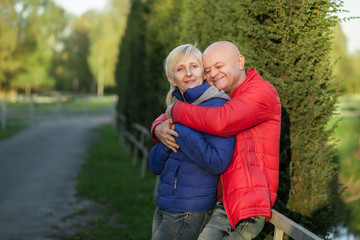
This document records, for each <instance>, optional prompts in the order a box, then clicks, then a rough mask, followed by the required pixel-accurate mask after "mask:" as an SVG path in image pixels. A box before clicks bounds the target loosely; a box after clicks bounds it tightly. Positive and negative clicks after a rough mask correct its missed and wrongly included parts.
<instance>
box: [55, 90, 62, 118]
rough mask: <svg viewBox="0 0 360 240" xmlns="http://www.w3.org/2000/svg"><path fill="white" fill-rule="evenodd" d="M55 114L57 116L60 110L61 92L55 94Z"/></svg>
mask: <svg viewBox="0 0 360 240" xmlns="http://www.w3.org/2000/svg"><path fill="white" fill-rule="evenodd" d="M55 111H56V115H57V116H59V115H60V112H61V94H60V93H58V94H57V96H56V109H55Z"/></svg>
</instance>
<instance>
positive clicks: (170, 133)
mask: <svg viewBox="0 0 360 240" xmlns="http://www.w3.org/2000/svg"><path fill="white" fill-rule="evenodd" d="M174 128H175V124H174V123H173V122H172V119H168V120H166V121H164V122H162V123H160V124H159V125H157V126H156V127H155V130H154V134H155V136H156V137H157V138H158V139H159V140H160V142H162V143H163V144H164V145H165V146H167V147H168V148H170V149H171V150H172V151H174V152H177V149H179V145H177V143H176V141H175V139H174V137H179V135H178V134H177V132H175V131H174Z"/></svg>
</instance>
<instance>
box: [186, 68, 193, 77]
mask: <svg viewBox="0 0 360 240" xmlns="http://www.w3.org/2000/svg"><path fill="white" fill-rule="evenodd" d="M191 75H192V71H191V68H186V76H191Z"/></svg>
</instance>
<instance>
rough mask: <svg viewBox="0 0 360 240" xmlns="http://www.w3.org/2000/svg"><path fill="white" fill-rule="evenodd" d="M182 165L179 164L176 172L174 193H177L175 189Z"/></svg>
mask: <svg viewBox="0 0 360 240" xmlns="http://www.w3.org/2000/svg"><path fill="white" fill-rule="evenodd" d="M180 166H181V164H180V165H179V166H178V168H177V169H176V172H175V178H174V191H173V193H175V190H176V187H177V181H178V174H179V169H180Z"/></svg>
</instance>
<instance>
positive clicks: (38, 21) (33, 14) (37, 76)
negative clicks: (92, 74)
mask: <svg viewBox="0 0 360 240" xmlns="http://www.w3.org/2000/svg"><path fill="white" fill-rule="evenodd" d="M14 3H15V4H14V7H15V9H16V14H17V19H16V26H17V30H18V31H17V39H16V42H17V47H16V49H15V51H14V53H13V55H14V58H15V59H17V60H18V61H19V62H20V63H19V71H18V72H17V74H16V75H15V76H14V77H13V78H12V79H9V80H10V81H9V80H8V81H9V82H10V83H9V86H10V87H12V88H16V89H17V88H20V89H25V91H26V93H28V94H30V93H31V90H32V89H34V88H35V89H37V90H39V89H44V88H45V89H46V88H48V87H51V86H52V85H53V84H54V80H53V79H51V77H50V76H49V75H48V72H49V68H50V63H51V59H52V56H53V50H54V46H55V43H56V42H55V40H56V39H57V38H58V36H59V35H60V33H61V31H62V30H63V28H64V26H65V21H64V17H63V16H64V11H63V10H62V9H61V8H59V7H57V6H56V5H55V4H54V3H53V2H52V1H50V0H43V1H41V0H36V1H29V0H17V1H14ZM49 23H51V24H49Z"/></svg>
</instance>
